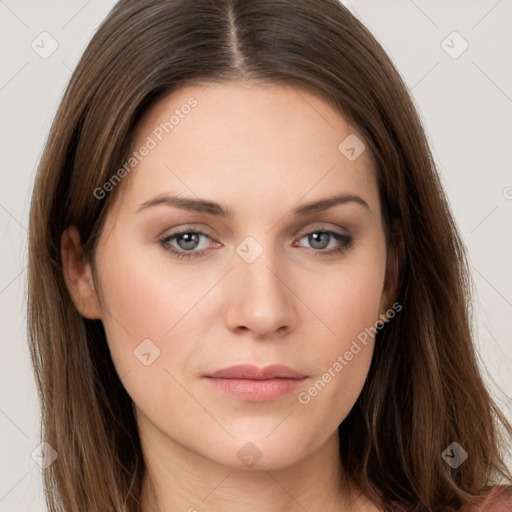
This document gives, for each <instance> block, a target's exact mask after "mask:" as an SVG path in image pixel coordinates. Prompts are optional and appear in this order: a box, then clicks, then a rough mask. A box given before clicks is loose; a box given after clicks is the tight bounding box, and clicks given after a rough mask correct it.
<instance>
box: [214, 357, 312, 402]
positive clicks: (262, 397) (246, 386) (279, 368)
mask: <svg viewBox="0 0 512 512" xmlns="http://www.w3.org/2000/svg"><path fill="white" fill-rule="evenodd" d="M307 378H308V377H307V375H304V374H302V373H300V372H297V371H295V370H293V369H292V368H289V367H288V366H283V365H270V366H266V367H264V368H258V367H256V366H253V365H247V364H244V365H236V366H229V367H227V368H224V369H222V370H218V371H216V372H213V373H210V374H207V375H204V379H205V380H206V381H207V382H208V383H209V385H211V386H212V387H213V388H214V389H216V390H217V391H220V392H221V393H224V394H227V395H230V396H233V397H236V398H238V399H240V400H245V401H248V402H268V401H272V400H277V399H278V398H282V397H284V396H286V395H289V394H291V393H293V392H294V391H295V390H296V389H297V388H298V387H299V386H301V385H302V384H303V382H304V381H305V380H306V379H307Z"/></svg>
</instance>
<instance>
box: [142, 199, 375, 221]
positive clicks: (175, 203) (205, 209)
mask: <svg viewBox="0 0 512 512" xmlns="http://www.w3.org/2000/svg"><path fill="white" fill-rule="evenodd" d="M347 203H356V204H359V205H361V206H363V207H364V208H365V209H367V210H368V211H369V212H370V213H372V210H371V208H370V206H369V205H368V203H367V202H366V201H365V200H364V199H363V198H362V197H360V196H358V195H356V194H350V193H342V194H337V195H335V196H331V197H327V198H325V199H320V200H318V201H312V202H309V203H305V204H302V205H300V206H298V207H297V208H295V209H294V210H292V212H291V213H292V215H294V216H296V217H304V216H306V215H309V214H311V213H318V212H321V211H324V210H328V209H329V208H332V207H333V206H336V205H339V204H347ZM157 205H166V206H172V207H175V208H180V209H182V210H189V211H193V212H198V213H207V214H209V215H214V216H215V217H220V218H232V217H233V212H232V211H231V210H230V209H229V208H227V207H225V206H222V205H221V204H218V203H215V202H213V201H208V200H205V199H194V198H191V197H183V196H176V195H168V194H162V195H158V196H156V197H154V198H153V199H150V200H149V201H146V202H145V203H142V204H141V205H140V207H139V208H138V210H137V212H136V213H139V212H140V211H143V210H147V209H148V208H150V207H153V206H157Z"/></svg>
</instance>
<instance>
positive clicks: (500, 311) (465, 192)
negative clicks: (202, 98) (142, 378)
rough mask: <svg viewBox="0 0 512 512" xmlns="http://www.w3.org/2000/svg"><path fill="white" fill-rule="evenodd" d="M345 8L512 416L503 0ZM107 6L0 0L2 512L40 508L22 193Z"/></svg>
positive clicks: (395, 0) (511, 36) (509, 34)
mask: <svg viewBox="0 0 512 512" xmlns="http://www.w3.org/2000/svg"><path fill="white" fill-rule="evenodd" d="M345 3H346V4H347V5H348V6H349V7H350V8H351V10H352V12H354V13H355V14H356V15H357V16H358V17H359V18H360V19H361V20H362V21H363V22H364V23H365V24H366V25H367V26H368V27H369V28H370V30H371V31H372V32H373V33H374V35H375V36H376V37H377V39H378V40H379V41H380V42H381V43H382V45H383V46H384V48H385V49H386V50H387V52H388V53H389V54H390V56H391V57H392V59H393V61H394V62H395V64H396V66H397V68H398V70H399V71H400V73H401V74H402V76H403V77H404V79H405V81H406V83H407V84H408V85H409V87H410V89H412V93H413V95H414V99H415V102H416V104H417V107H418V109H419V111H420V113H421V116H422V118H423V121H424V125H425V127H426V130H427V132H428V136H429V140H430V142H431V145H432V148H433V151H434V154H435V157H436V160H437V163H438V165H439V169H440V171H441V175H442V179H443V182H444V185H445V187H446V190H447V193H448V196H449V199H450V203H451V206H452V208H453V212H454V214H455V217H456V220H457V222H458V224H459V227H460V230H461V233H462V235H463V238H464V241H465V244H466V246H467V249H468V253H469V257H470V261H471V265H472V270H473V276H474V282H475V292H476V297H475V299H476V300H475V306H474V307H475V314H476V316H477V321H478V341H477V344H478V351H479V357H480V362H481V365H482V368H483V371H484V375H485V378H486V380H488V381H489V386H490V387H491V389H492V391H493V394H495V393H496V392H497V387H498V386H499V387H500V388H501V389H502V390H503V391H504V392H505V393H506V394H507V395H508V397H507V396H504V395H503V394H498V395H497V399H498V401H499V403H501V404H502V406H503V407H504V409H505V411H506V413H507V415H508V416H509V417H512V400H511V399H510V395H512V371H511V370H512V342H511V334H510V333H511V332H512V264H511V263H512V170H511V161H512V143H511V141H512V71H511V62H512V59H511V56H512V31H511V30H510V27H511V21H512V0H499V1H496V0H473V1H468V0H457V1H446V0H436V1H432V0H430V1H427V0H414V1H413V0H392V1H378V0H350V1H347V2H345ZM113 4H114V2H113V1H109V0H89V1H85V0H60V1H57V0H52V1H36V0H0V42H1V44H0V55H1V63H2V66H1V68H0V109H1V110H0V111H1V114H2V115H1V120H0V143H1V145H0V151H1V152H0V158H1V160H0V170H1V171H0V172H1V175H0V183H1V185H0V236H1V240H2V243H1V251H0V314H1V321H2V325H3V328H2V332H3V334H2V337H1V339H0V354H1V355H0V390H1V391H0V512H2V511H4V512H5V511H10V512H18V511H33V512H38V511H42V510H44V508H43V497H42V488H41V479H40V473H39V472H40V468H39V466H38V464H37V463H36V462H35V461H34V460H33V459H32V458H31V453H32V452H33V450H34V449H35V448H36V447H37V445H38V440H37V439H38V428H39V417H38V413H39V411H38V402H37V395H36V391H35V385H34V380H33V377H32V374H31V369H30V364H29V356H28V350H27V345H26V334H25V320H26V314H25V306H26V297H25V296H26V275H27V272H26V270H27V269H26V262H27V256H26V249H27V242H26V236H27V223H28V209H29V199H30V193H31V189H32V184H33V179H34V174H35V170H36V165H37V162H38V160H39V157H40V155H41V152H42V148H43V144H44V141H45V138H46V136H47V133H48V129H49V126H50V123H51V120H52V118H53V115H54V113H55V110H56V107H57V105H58V102H59V99H60V98H61V95H62V93H63V90H64V87H65V85H66V83H67V81H68V80H69V78H70V76H71V72H72V69H73V67H74V66H75V64H76V62H77V60H78V58H79V57H80V55H81V53H82V52H83V50H84V49H85V46H86V44H87V42H88V41H89V39H90V38H91V36H92V34H93V32H94V31H95V29H96V28H97V26H98V25H99V23H100V22H101V20H102V19H103V18H104V16H105V15H106V14H107V12H108V11H109V10H110V8H111V7H112V6H113ZM44 31H46V32H48V33H49V34H50V35H51V38H53V39H54V40H55V41H56V42H57V44H58V48H57V49H56V51H55V52H54V53H53V54H52V55H50V56H49V57H48V58H45V59H44V58H42V57H41V56H40V55H39V54H38V53H36V51H35V50H34V49H33V48H32V47H31V44H32V42H33V41H35V42H34V45H38V48H39V50H38V51H39V52H42V51H43V45H44V49H45V50H46V51H47V50H48V49H50V48H51V44H52V40H51V39H50V38H49V36H40V34H41V33H42V32H44ZM454 31H456V32H457V33H458V34H459V35H453V34H452V33H453V32H454ZM451 34H452V35H451ZM42 38H46V39H44V40H43V41H41V39H42ZM443 41H444V43H443ZM464 41H466V42H467V44H469V47H468V48H467V50H466V51H464V52H463V53H462V54H460V55H458V54H459V53H460V52H461V50H462V49H464V47H465V45H466V43H465V42H464ZM36 48H37V46H36ZM450 54H451V55H450ZM454 57H457V58H454ZM491 378H492V379H494V381H495V382H492V380H490V379H491Z"/></svg>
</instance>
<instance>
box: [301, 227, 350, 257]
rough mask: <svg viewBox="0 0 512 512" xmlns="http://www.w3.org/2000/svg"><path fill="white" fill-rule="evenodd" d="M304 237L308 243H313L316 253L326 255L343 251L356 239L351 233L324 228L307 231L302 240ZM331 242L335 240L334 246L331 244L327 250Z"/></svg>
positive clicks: (312, 246)
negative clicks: (345, 233) (346, 233)
mask: <svg viewBox="0 0 512 512" xmlns="http://www.w3.org/2000/svg"><path fill="white" fill-rule="evenodd" d="M304 238H306V239H307V241H308V243H309V244H310V245H311V248H312V249H313V250H315V255H316V254H321V255H324V256H328V255H330V254H335V253H343V252H344V251H347V250H348V249H349V248H350V247H351V246H352V243H353V241H354V239H353V238H352V237H351V236H349V235H344V234H342V233H338V232H336V231H330V230H322V229H317V230H315V231H310V232H308V233H305V234H304V235H303V236H302V238H301V240H302V239H304ZM331 242H334V244H335V245H334V247H332V246H331V248H330V249H329V250H325V249H326V248H327V247H329V245H330V244H331Z"/></svg>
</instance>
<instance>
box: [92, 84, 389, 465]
mask: <svg viewBox="0 0 512 512" xmlns="http://www.w3.org/2000/svg"><path fill="white" fill-rule="evenodd" d="M173 116H174V117H173ZM347 137H348V138H347ZM362 144H363V142H362V136H361V135H360V134H358V133H357V132H356V130H355V129H354V128H353V127H351V126H349V125H348V124H347V122H346V121H345V120H344V118H343V117H341V116H340V114H339V113H338V112H336V111H335V110H333V109H332V108H331V107H330V106H329V104H328V103H326V102H325V101H323V100H322V99H320V98H319V97H317V96H315V95H313V94H311V93H309V92H307V91H306V90H303V89H296V88H292V87H289V86H282V85H279V86H278V85H274V86H261V85H258V86H256V85H247V84H246V85H241V84H229V85H220V84H210V85H209V86H207V87H201V86H194V87H186V88H182V89H180V90H178V91H175V92H174V93H173V94H171V95H170V96H167V97H166V98H164V99H163V100H161V101H160V102H159V103H157V104H156V105H155V106H154V107H153V109H152V110H151V111H150V112H148V114H147V115H146V117H145V118H144V119H143V122H142V124H141V125H140V129H139V131H138V133H137V137H136V140H135V143H134V145H133V148H132V150H133V151H136V152H137V155H136V156H133V158H134V159H135V160H132V161H131V163H132V164H136V165H134V167H133V169H131V170H130V172H129V174H127V175H126V176H125V177H124V179H123V181H122V183H120V184H117V185H115V186H117V187H122V188H121V189H120V190H119V191H118V192H120V195H119V196H118V197H117V198H116V203H115V205H114V208H113V209H112V210H110V211H109V214H108V216H107V218H106V223H105V225H104V229H103V231H102V233H101V237H100V240H99V244H98V248H97V253H96V258H95V263H96V268H97V272H98V274H97V276H98V279H99V282H97V283H96V284H97V288H96V292H99V291H100V289H101V295H99V297H100V301H101V305H102V308H101V319H102V321H103V324H104V327H105V331H106V334H107V338H108V344H109V348H110V352H111V354H112V358H113V361H114V364H115V367H116V369H117V371H118V374H119V376H120V377H121V379H122V382H123V384H124V386H125V388H126V390H127V392H128V393H129V394H130V396H131V397H132V399H133V401H134V403H135V405H136V411H137V418H138V422H139V426H140V428H141V431H142V432H143V433H144V434H143V437H144V438H147V439H153V440H158V441H151V442H156V443H157V444H158V446H159V450H163V451H165V450H166V449H167V448H166V447H168V448H169V449H172V447H174V448H178V447H179V449H185V450H187V451H189V452H192V453H194V454H196V455H199V456H201V457H204V458H206V459H209V460H210V461H213V462H217V463H220V464H223V465H226V466H231V467H239V468H243V467H244V465H245V466H246V467H252V465H253V464H254V463H255V462H256V463H257V466H258V467H265V468H277V467H285V466H288V465H290V464H293V463H294V462H297V461H299V460H301V459H303V458H305V457H306V456H308V455H309V454H311V453H312V452H313V451H315V450H317V449H319V448H320V447H322V446H323V445H325V444H326V443H327V441H329V440H333V439H334V437H335V436H336V435H337V427H338V425H339V424H340V423H341V422H342V421H343V419H344V418H345V417H346V415H347V414H348V412H349V411H350V409H351V408H352V406H353V405H354V403H355V401H356V399H357V397H358V395H359V394H360V392H361V389H362V386H363V384H364V381H365V379H366V376H367V373H368V369H369V365H370V361H371V358H372V352H373V343H374V338H373V334H374V332H375V330H373V331H372V330H371V329H372V328H374V327H375V325H376V323H377V322H378V321H379V320H380V319H382V317H381V315H382V314H384V313H385V312H386V309H388V308H389V302H388V298H387V296H386V292H387V290H386V289H385V287H384V282H385V275H386V243H385V234H384V226H383V221H382V218H381V214H380V204H379V196H378V189H377V182H376V177H375V170H374V167H373V165H374V164H373V161H372V160H371V157H370V154H369V151H365V150H364V146H363V145H362ZM143 148H146V149H143ZM126 169H130V167H129V165H128V166H127V167H126ZM126 169H125V170H126ZM123 174H124V173H122V172H121V173H120V175H118V176H121V177H122V175H123ZM112 187H113V186H111V187H109V186H108V185H107V186H106V187H104V188H103V189H102V190H103V191H105V192H101V193H100V192H98V195H100V194H103V193H105V194H106V193H111V189H112ZM335 196H340V197H341V198H342V199H341V200H340V201H339V202H333V203H332V204H331V206H330V207H325V206H329V205H327V204H324V203H323V202H324V201H325V200H327V199H330V198H333V197H335ZM166 198H167V199H166ZM177 198H179V201H180V202H181V207H180V203H179V202H177ZM343 198H344V199H343ZM315 205H316V206H315ZM322 205H323V206H322ZM177 233H181V235H178V234H177ZM322 233H323V234H322ZM234 365H253V366H255V367H257V368H260V369H261V368H264V367H267V366H270V365H284V366H286V367H288V368H289V369H291V370H293V371H294V372H296V373H297V374H298V375H301V376H303V378H302V379H299V378H294V379H291V378H285V377H290V375H288V374H286V373H285V372H284V371H283V369H281V370H280V369H279V368H277V370H276V372H275V373H274V374H272V373H268V374H265V373H261V374H260V375H259V376H258V375H256V376H255V375H251V374H247V373H243V372H242V373H240V374H236V373H234V374H228V375H224V378H214V377H213V374H214V373H215V372H218V371H219V370H223V369H226V368H227V367H231V366H234ZM237 375H238V378H235V377H237ZM298 375H295V377H298ZM251 376H252V377H253V378H252V379H251V378H249V379H244V377H251ZM255 377H260V378H262V380H255ZM270 377H274V378H270ZM147 442H148V443H149V441H147Z"/></svg>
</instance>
